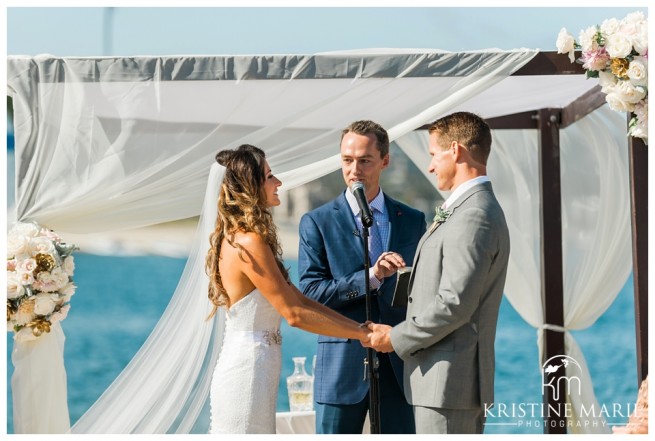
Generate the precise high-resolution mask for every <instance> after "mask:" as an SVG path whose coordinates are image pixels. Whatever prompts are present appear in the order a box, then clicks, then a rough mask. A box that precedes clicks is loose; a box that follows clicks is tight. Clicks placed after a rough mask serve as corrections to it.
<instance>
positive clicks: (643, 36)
mask: <svg viewBox="0 0 655 441" xmlns="http://www.w3.org/2000/svg"><path fill="white" fill-rule="evenodd" d="M632 46H633V47H634V48H635V50H636V51H637V53H638V54H639V55H644V54H645V53H646V52H648V27H646V26H641V27H640V28H639V29H638V30H637V32H636V33H635V34H634V35H633V36H632Z"/></svg>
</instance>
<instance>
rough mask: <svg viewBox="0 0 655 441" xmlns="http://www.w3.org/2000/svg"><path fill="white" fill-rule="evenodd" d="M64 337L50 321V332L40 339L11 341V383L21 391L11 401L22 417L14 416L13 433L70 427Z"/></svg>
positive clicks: (59, 429)
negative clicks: (12, 369)
mask: <svg viewBox="0 0 655 441" xmlns="http://www.w3.org/2000/svg"><path fill="white" fill-rule="evenodd" d="M65 340H66V337H65V336H64V331H63V330H62V329H61V325H60V324H59V323H53V325H52V326H51V327H50V332H49V333H47V334H44V335H43V336H42V337H41V338H39V339H37V340H34V341H28V342H21V343H20V344H18V343H15V344H14V350H13V351H12V354H11V361H12V363H13V364H14V375H13V377H12V379H11V385H12V388H13V389H14V390H17V389H18V390H21V391H22V393H19V394H17V395H16V396H15V397H14V401H13V405H14V414H18V415H20V416H21V418H18V419H14V431H15V432H16V433H64V432H66V431H67V430H68V429H69V427H70V418H69V416H68V402H67V401H66V400H67V399H68V393H67V391H66V370H65V368H64V341H65ZM35 403H47V404H48V405H47V406H44V405H38V404H37V406H35ZM35 407H36V408H37V411H35Z"/></svg>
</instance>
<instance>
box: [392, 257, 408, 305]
mask: <svg viewBox="0 0 655 441" xmlns="http://www.w3.org/2000/svg"><path fill="white" fill-rule="evenodd" d="M396 276H397V277H396V288H395V289H394V291H393V300H392V301H391V306H393V307H396V308H405V307H407V296H408V295H409V278H410V277H411V276H412V267H411V266H405V267H402V268H400V269H399V270H398V272H397V273H396Z"/></svg>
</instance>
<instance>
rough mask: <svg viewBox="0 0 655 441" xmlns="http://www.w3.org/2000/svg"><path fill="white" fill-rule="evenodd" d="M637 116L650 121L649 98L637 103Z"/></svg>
mask: <svg viewBox="0 0 655 441" xmlns="http://www.w3.org/2000/svg"><path fill="white" fill-rule="evenodd" d="M634 112H635V116H636V117H637V118H639V120H640V121H648V98H646V99H645V100H643V101H642V102H640V103H637V104H636V105H635V110H634Z"/></svg>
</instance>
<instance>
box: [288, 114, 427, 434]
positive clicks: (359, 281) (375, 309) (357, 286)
mask: <svg viewBox="0 0 655 441" xmlns="http://www.w3.org/2000/svg"><path fill="white" fill-rule="evenodd" d="M340 150H341V170H342V173H343V178H344V181H345V183H346V186H347V187H348V188H346V189H345V190H344V192H343V193H341V194H340V195H339V196H337V198H336V199H334V200H332V201H330V202H328V203H326V204H325V205H323V206H321V207H318V208H316V209H314V210H312V211H310V212H309V213H306V214H305V215H304V216H303V217H302V219H301V220H300V226H299V228H300V249H299V253H298V270H299V273H300V289H301V291H302V292H303V293H304V294H305V295H306V296H307V297H309V298H311V299H313V300H316V301H318V302H320V303H322V304H324V305H326V306H328V307H330V308H332V309H334V310H336V311H338V312H339V313H341V314H343V315H345V316H347V317H349V318H351V319H353V320H356V321H358V322H365V321H366V301H365V297H366V292H365V290H366V288H365V285H366V281H365V278H364V255H363V254H364V251H363V246H362V221H361V219H360V209H359V207H358V204H357V201H356V200H355V196H354V195H353V194H352V191H351V187H352V185H353V183H355V182H359V183H361V184H363V185H364V189H365V195H366V199H367V201H368V203H369V205H370V207H371V211H372V215H373V225H372V226H371V228H370V235H369V246H368V249H369V256H368V258H369V262H370V268H371V270H370V275H369V283H370V288H371V290H372V294H373V295H374V298H373V302H372V317H371V318H372V320H373V321H374V322H376V323H384V324H388V325H391V326H393V325H395V324H397V323H399V322H400V321H402V320H404V318H405V312H406V309H405V308H404V307H392V306H391V303H392V297H393V291H394V286H395V281H396V276H395V273H396V271H397V270H398V268H400V267H403V266H411V264H412V259H413V257H414V253H415V251H416V246H417V244H418V241H419V239H420V238H421V236H422V235H423V233H424V232H425V230H426V224H425V216H424V214H423V213H421V212H420V211H418V210H416V209H414V208H411V207H409V206H407V205H405V204H403V203H401V202H398V201H396V200H394V199H392V198H391V197H390V196H389V195H387V194H385V193H384V192H383V191H382V189H381V188H380V176H381V174H382V171H383V170H384V169H386V168H387V167H388V166H389V161H390V157H389V136H388V134H387V131H386V130H385V129H384V128H383V127H382V126H380V125H379V124H377V123H375V122H373V121H368V120H364V121H355V122H353V123H352V124H350V125H349V126H348V127H346V128H345V129H344V130H343V131H342V134H341V144H340ZM316 353H317V359H316V369H315V379H314V400H315V401H316V403H315V409H316V433H319V434H323V433H326V434H345V433H353V434H358V433H362V429H363V426H364V421H365V419H366V414H367V412H368V408H369V397H368V394H369V383H368V381H366V375H365V373H366V371H365V365H364V359H365V357H366V349H364V348H363V347H362V346H361V345H360V344H359V342H358V341H351V340H349V339H342V338H333V337H326V336H319V338H318V348H317V351H316ZM378 359H379V391H380V394H379V395H380V431H381V433H415V428H414V416H413V413H412V408H411V406H409V405H408V403H407V401H406V399H405V396H404V392H403V363H402V360H400V359H399V358H398V356H396V355H395V354H378Z"/></svg>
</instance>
